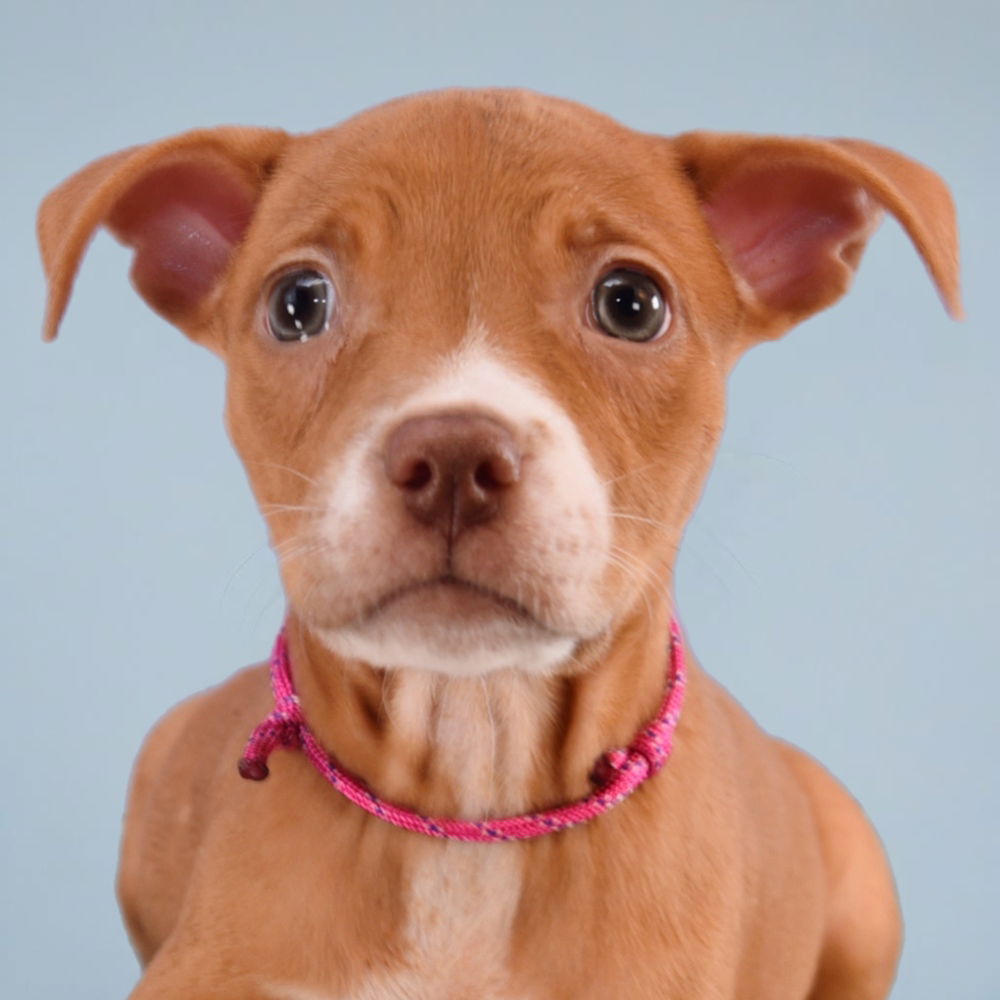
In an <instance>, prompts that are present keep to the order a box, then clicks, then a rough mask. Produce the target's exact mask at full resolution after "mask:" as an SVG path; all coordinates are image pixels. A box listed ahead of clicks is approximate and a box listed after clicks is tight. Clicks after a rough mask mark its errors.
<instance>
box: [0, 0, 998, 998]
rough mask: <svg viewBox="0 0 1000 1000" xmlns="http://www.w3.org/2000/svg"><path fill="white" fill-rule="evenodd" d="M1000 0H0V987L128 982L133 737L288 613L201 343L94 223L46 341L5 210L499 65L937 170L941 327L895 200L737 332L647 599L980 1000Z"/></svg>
mask: <svg viewBox="0 0 1000 1000" xmlns="http://www.w3.org/2000/svg"><path fill="white" fill-rule="evenodd" d="M998 11H1000V7H998V6H997V5H996V4H995V3H993V2H982V3H969V2H951V3H947V4H943V3H941V2H940V0H938V2H933V3H931V2H925V0H909V2H905V3H904V2H898V3H896V2H885V0H882V2H880V0H866V2H858V0H841V2H840V3H836V4H808V3H801V2H797V3H774V4H759V3H751V2H737V0H733V2H731V3H718V2H693V0H691V2H688V3H684V4H681V3H660V4H654V3H643V2H632V3H628V4H622V5H609V4H607V3H558V4H557V3H543V2H533V3H522V2H517V3H505V4H490V5H482V6H480V5H473V4H463V3H457V2H456V3H452V4H448V3H438V2H434V0H426V2H423V3H419V4H416V3H414V4H403V3H399V4H395V5H393V4H386V3H376V2H367V3H363V4H362V3H350V4H346V3H337V2H333V0H331V2H326V3H307V2H298V0H282V2H281V3H277V4H275V3H259V2H251V0H243V2H232V3H206V2H191V0H174V2H171V3H157V4H151V3H141V2H137V0H129V2H122V0H105V2H103V3H101V4H71V3H56V2H52V0H35V2H32V3H26V4H18V5H15V4H14V3H12V2H10V0H8V2H7V3H5V4H4V6H3V10H2V23H0V109H2V129H0V135H2V137H3V149H2V153H3V155H2V157H0V178H2V183H0V205H2V209H0V210H2V240H0V263H2V266H0V282H2V294H3V309H2V313H0V316H2V323H3V326H4V331H3V333H4V337H3V344H4V362H3V365H2V367H0V372H2V375H0V379H2V392H0V437H2V453H0V454H2V470H3V471H2V477H3V478H2V488H0V523H2V541H0V546H2V548H0V576H2V594H0V615H2V631H0V634H2V641H3V648H2V654H0V656H2V663H3V677H2V686H0V699H2V703H0V705H2V707H0V713H2V723H0V739H2V741H3V745H2V754H3V756H2V774H3V778H2V781H3V785H2V794H0V810H2V827H0V858H2V859H3V886H2V890H0V920H2V927H0V949H2V976H0V994H2V995H3V996H7V997H11V998H13V997H17V998H19V1000H48V998H51V1000H56V998H58V1000H66V998H67V997H72V998H74V1000H88V998H93V1000H109V998H114V997H121V996H124V995H125V994H126V993H127V991H128V989H129V987H130V986H131V984H132V983H133V982H134V980H135V977H136V975H137V966H136V963H135V960H134V958H133V957H132V954H131V952H130V949H129V946H128V943H127V941H126V938H125V934H124V931H123V930H122V927H121V924H120V921H119V917H118V913H117V909H116V904H115V901H114V898H113V893H112V881H113V873H114V868H115V861H116V853H117V841H118V835H119V824H120V815H121V810H122V804H123V800H124V794H125V788H126V781H127V778H128V773H129V768H130V765H131V762H132V760H133V758H134V755H135V753H136V751H137V749H138V746H139V742H140V740H141V739H142V737H143V735H144V734H145V732H146V731H147V730H148V728H149V727H150V726H151V724H152V723H153V722H154V720H155V719H156V718H157V717H158V716H159V715H160V714H161V713H162V712H163V711H164V710H165V709H166V708H167V707H168V706H169V705H171V704H172V703H174V702H175V701H177V700H178V699H180V698H181V697H183V696H184V695H186V694H188V693H190V692H193V691H195V690H197V689H199V688H202V687H205V686H207V685H209V684H211V683H214V682H216V681H218V680H219V679H221V678H223V677H224V676H226V675H227V674H228V673H229V672H231V671H232V670H233V669H235V668H237V667H239V666H242V665H244V664H246V663H248V662H253V661H257V660H260V659H262V658H264V656H265V655H266V653H267V650H268V648H269V645H270V642H271V639H272V635H273V633H274V631H275V628H276V627H277V625H278V623H279V621H280V618H281V615H282V611H283V602H282V597H281V591H280V588H279V585H278V582H277V576H276V573H275V570H274V564H273V561H272V558H271V556H270V553H269V552H268V550H267V547H266V544H265V539H264V534H263V530H262V526H261V518H260V517H259V515H258V514H257V512H256V510H255V508H254V506H253V504H252V501H251V499H250V496H249V492H248V490H247V487H246V484H245V482H244V478H243V474H242V471H241V468H240V466H239V465H238V463H237V460H236V459H235V457H234V455H233V453H232V451H231V448H230V446H229V443H228V441H227V440H226V437H225V434H224V431H223V429H222V424H221V410H222V397H223V372H222V367H221V365H220V364H219V363H218V362H217V361H216V360H215V359H214V358H213V357H211V356H210V355H209V354H208V353H207V352H204V351H202V350H200V349H199V348H197V347H195V346H194V345H192V344H190V343H189V342H187V341H186V340H185V339H184V338H183V337H182V336H181V334H179V333H177V332H176V331H174V330H173V329H172V328H170V327H168V326H167V325H166V324H165V323H164V322H162V321H160V320H159V319H157V318H156V317H155V316H154V315H153V314H152V313H151V312H149V311H148V310H147V309H146V307H145V306H144V305H143V304H142V302H141V301H140V300H139V298H138V297H137V296H136V295H135V294H134V292H132V291H131V289H130V288H129V286H128V283H127V278H126V274H127V269H128V264H129V259H128V254H127V253H126V252H125V251H124V250H123V249H122V248H120V247H119V246H118V245H117V244H115V243H114V242H113V241H112V240H110V239H109V238H108V237H107V236H106V235H102V236H100V237H99V238H98V239H97V240H96V242H95V243H94V245H93V247H92V249H91V252H90V254H89V256H88V258H87V261H86V264H85V266H84V268H83V271H82V274H81V276H80V280H79V283H78V286H77V293H76V295H75V298H74V300H73V303H72V306H71V308H70V311H69V314H68V317H67V320H66V323H65V325H64V328H63V335H62V338H61V340H60V341H59V342H58V343H57V344H56V345H55V346H43V345H42V344H41V343H40V341H39V327H40V323H41V315H42V304H43V283H42V275H41V270H40V267H39V264H38V259H37V253H36V249H35V245H34V236H33V226H34V221H33V216H34V211H35V208H36V206H37V203H38V201H39V200H40V199H41V197H42V196H43V195H44V194H45V193H46V192H47V191H48V190H49V189H50V188H51V187H53V186H54V185H55V184H56V183H58V182H59V181H61V180H62V179H63V178H64V177H65V176H67V175H68V174H70V173H71V172H73V171H75V170H77V169H78V168H79V167H81V166H83V165H84V164H85V163H87V162H89V161H90V160H92V159H94V158H95V157H97V156H100V155H102V154H104V153H107V152H110V151H113V150H116V149H119V148H121V147H123V146H128V145H131V144H134V143H139V142H143V141H145V140H149V139H154V138H159V137H162V136H165V135H169V134H171V133H173V132H177V131H181V130H184V129H187V128H190V127H193V126H197V125H214V124H219V123H231V122H236V123H247V124H261V125H280V126H284V127H286V128H288V129H291V130H309V129H313V128H319V127H324V126H327V125H330V124H332V123H334V122H336V121H338V120H339V119H341V118H343V117H345V116H347V115H349V114H352V113H354V112H356V111H358V110H360V109H362V108H364V107H367V106H370V105H372V104H375V103H377V102H380V101H382V100H384V99H387V98H390V97H394V96H397V95H400V94H404V93H408V92H412V91H417V90H424V89H428V88H436V87H442V86H450V85H466V86H481V85H519V86H527V87H531V88H534V89H537V90H541V91H545V92H549V93H552V94H557V95H560V96H566V97H571V98H574V99H577V100H579V101H582V102H584V103H587V104H590V105H593V106H595V107H597V108H599V109H601V110H603V111H605V112H608V113H610V114H612V115H614V116H616V117H618V118H620V119H621V120H622V121H624V122H625V123H627V124H629V125H631V126H634V127H637V128H641V129H647V130H656V131H662V132H674V131H680V130H683V129H687V128H694V127H706V128H717V129H739V130H753V131H763V132H786V133H814V134H820V135H848V136H858V137H862V138H868V139H873V140H876V141H879V142H883V143H885V144H887V145H891V146H894V147H897V148H899V149H901V150H903V151H905V152H908V153H910V154H911V155H913V156H915V157H917V158H919V159H921V160H923V161H924V162H926V163H928V164H930V165H932V166H933V167H934V168H936V169H937V170H938V171H939V172H940V173H941V174H942V175H943V176H944V177H945V178H946V179H947V180H948V182H949V183H950V185H951V186H952V188H953V190H954V193H955V196H956V199H957V202H958V206H959V210H960V219H961V224H962V246H963V254H964V265H965V267H964V281H965V289H966V305H967V310H968V316H969V319H968V321H967V322H966V323H964V324H960V325H959V324H954V323H951V322H950V321H948V320H947V319H946V317H945V314H944V312H943V310H942V309H941V307H940V304H939V302H938V301H937V298H936V296H935V294H934V292H933V290H932V288H931V286H930V284H929V282H928V281H927V279H926V276H925V274H924V271H923V268H922V266H921V264H920V262H919V260H918V258H917V257H916V255H915V254H914V252H913V250H912V249H911V247H910V246H909V244H908V242H907V241H906V239H905V237H904V236H903V235H902V233H901V231H900V230H899V229H898V228H897V227H896V226H895V224H894V223H891V222H889V223H887V224H886V225H885V226H884V227H883V229H882V231H881V232H880V233H879V234H878V235H877V236H876V238H875V240H874V243H873V245H872V246H871V248H870V250H869V251H868V253H867V255H866V258H865V261H864V264H863V266H862V269H861V273H860V275H859V277H858V280H857V282H856V285H855V288H854V291H853V292H852V294H851V295H850V296H849V297H848V298H847V299H845V300H844V301H843V302H842V303H840V304H839V305H838V306H836V307H835V308H833V309H832V310H830V311H829V312H827V313H824V314H822V315H821V316H820V317H818V318H816V319H814V320H812V321H810V322H808V323H806V324H805V325H804V326H802V327H800V328H799V329H797V330H795V331H793V332H792V333H791V334H790V335H789V336H788V337H786V338H785V339H784V340H782V341H780V342H779V343H777V344H774V345H767V346H764V347H760V348H758V349H756V350H755V351H754V352H752V353H751V354H750V355H749V356H748V357H747V358H746V359H745V361H744V362H743V363H742V365H741V367H739V368H738V369H737V372H736V374H735V375H734V377H733V379H732V382H731V406H730V412H729V427H728V431H727V434H726V437H725V439H724V441H723V444H722V448H721V451H720V453H719V456H718V460H717V462H716V467H715V470H714V472H713V475H712V479H711V481H710V484H709V487H708V490H707V493H706V495H705V498H704V500H703V502H702V504H701V507H700V509H699V512H698V514H697V516H696V518H695V520H694V522H693V524H692V525H691V527H690V530H689V532H688V536H687V540H686V543H685V546H684V549H683V554H682V558H681V563H680V573H679V600H680V608H681V612H682V615H683V618H684V621H685V624H686V628H687V631H688V633H689V636H690V639H691V641H692V644H693V646H694V648H695V649H696V650H697V652H698V655H699V658H700V659H701V661H702V663H703V664H704V666H705V667H706V668H707V669H708V670H710V671H712V672H713V673H714V674H715V675H716V676H717V677H718V678H720V679H721V680H722V681H723V682H724V683H725V684H726V685H727V686H729V687H730V688H731V689H732V690H733V691H734V693H735V694H736V695H737V697H739V698H740V699H741V701H742V702H743V703H744V704H745V705H746V706H747V707H748V708H749V709H750V711H751V712H753V714H754V715H755V716H756V717H757V718H758V719H759V721H760V722H761V724H762V725H764V726H765V727H766V728H768V729H770V730H772V731H774V732H776V733H780V734H782V735H784V736H786V737H788V738H790V739H792V740H794V741H796V742H798V743H800V744H802V745H803V746H805V747H807V748H808V749H809V750H810V751H812V752H813V753H814V754H816V755H817V756H818V757H819V758H820V759H821V760H823V761H824V762H825V763H826V764H827V765H828V766H829V767H830V768H832V770H833V771H834V772H835V773H836V774H838V775H839V776H840V777H841V778H842V779H843V780H844V781H845V782H846V783H847V785H848V787H850V788H851V789H852V791H853V792H854V793H855V794H856V795H857V796H858V798H859V799H860V800H861V802H862V803H863V804H864V806H865V808H866V809H867V810H868V812H869V814H870V815H871V816H872V818H873V820H874V822H875V824H876V825H877V827H878V829H879V830H880V831H881V834H882V836H883V837H884V839H885V842H886V845H887V847H888V850H889V854H890V856H891V858H892V862H893V865H894V868H895V871H896V874H897V877H898V881H899V887H900V892H901V895H902V900H903V908H904V911H905V917H906V926H907V941H906V949H905V953H904V957H903V962H902V967H901V971H900V976H899V981H898V985H897V988H896V991H895V993H894V996H896V997H899V998H904V1000H940V998H948V1000H953V998H954V1000H964V998H981V1000H995V998H996V997H998V996H1000V953H998V952H1000V949H998V948H997V943H996V933H997V931H996V927H997V920H998V916H1000V915H998V912H997V892H998V889H1000V879H998V871H997V850H996V845H997V842H998V822H997V820H998V815H1000V798H998V794H997V779H996V760H997V736H998V727H997V706H998V702H1000V676H998V674H1000V672H998V669H997V668H998V661H997V641H996V623H997V618H998V615H997V586H996V579H997V574H998V571H1000V560H998V541H997V531H996V518H997V513H998V512H997V507H998V494H1000V489H998V488H1000V476H998V470H997V461H996V458H997V440H998V434H997V429H998V416H1000V406H998V399H997V397H998V362H1000V331H998V329H997V326H998V323H997V320H998V316H1000V312H998V309H997V304H996V296H997V294H998V291H1000V288H998V281H997V253H996V236H997V231H998V225H1000V216H998V209H997V200H996V192H997V183H996V175H997V161H998V156H1000V144H998V132H997V104H998V97H1000V88H998V82H1000V74H998V69H997V67H998V65H1000V64H998V60H997V55H996V47H997V42H998V41H1000V16H998ZM403 280H405V278H404V279H403ZM331 891H333V892H335V891H336V887H335V886H332V887H331Z"/></svg>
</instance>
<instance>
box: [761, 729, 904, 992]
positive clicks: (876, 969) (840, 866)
mask: <svg viewBox="0 0 1000 1000" xmlns="http://www.w3.org/2000/svg"><path fill="white" fill-rule="evenodd" d="M781 746H782V751H783V753H784V754H785V757H786V759H787V761H788V763H789V765H790V766H791V768H792V770H793V771H794V772H795V774H796V776H797V777H798V779H799V781H800V783H801V784H802V787H803V788H804V789H805V791H806V793H807V794H808V796H809V799H810V802H811V803H812V807H813V812H814V814H815V817H816V824H817V829H818V832H819V836H820V843H821V846H822V851H823V859H824V862H825V867H826V874H827V886H828V901H827V925H826V936H825V939H824V942H823V947H822V951H821V953H820V958H819V965H818V968H817V971H816V979H815V981H814V983H813V989H812V992H811V993H810V994H809V997H808V1000H885V998H886V997H888V995H889V991H890V989H891V988H892V983H893V980H894V978H895V975H896V965H897V963H898V961H899V952H900V948H901V945H902V936H903V935H902V931H903V928H902V919H901V917H900V912H899V902H898V900H897V897H896V887H895V884H894V882H893V878H892V873H891V871H890V869H889V864H888V861H887V860H886V857H885V852H884V850H883V848H882V844H881V842H880V841H879V838H878V835H877V834H876V833H875V830H874V828H873V827H872V825H871V824H870V823H869V821H868V818H867V816H865V814H864V812H863V811H862V809H861V807H860V806H859V805H858V803H857V802H856V801H855V800H854V799H853V798H852V797H851V796H850V795H849V794H848V792H847V791H846V790H845V789H844V788H843V787H842V786H841V785H840V784H839V783H838V782H837V781H836V780H835V779H834V778H833V777H832V776H831V775H830V774H829V772H827V771H826V770H825V769H824V768H823V767H821V766H820V765H819V764H818V763H817V762H816V761H814V760H813V759H812V758H811V757H809V756H807V755H806V754H804V753H803V752H802V751H801V750H798V749H796V748H795V747H792V746H789V745H787V744H782V745H781Z"/></svg>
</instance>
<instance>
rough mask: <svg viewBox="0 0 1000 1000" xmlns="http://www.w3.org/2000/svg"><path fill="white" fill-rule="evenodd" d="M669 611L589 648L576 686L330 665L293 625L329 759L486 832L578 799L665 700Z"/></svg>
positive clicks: (292, 649)
mask: <svg viewBox="0 0 1000 1000" xmlns="http://www.w3.org/2000/svg"><path fill="white" fill-rule="evenodd" d="M669 622H670V607H669V605H667V604H664V606H663V607H662V608H661V609H660V613H659V614H652V615H651V614H649V613H648V612H647V611H646V609H645V606H644V607H643V610H642V613H641V614H639V613H637V614H635V615H633V616H632V617H631V618H629V619H628V620H627V621H625V622H623V623H622V624H621V625H620V626H619V627H618V628H616V629H615V630H614V632H613V633H611V634H610V635H607V636H605V637H603V638H602V639H601V640H599V641H595V642H591V643H589V644H586V645H583V646H581V648H580V649H579V650H578V651H577V657H576V661H575V662H574V663H573V664H572V668H573V669H572V672H567V673H563V674H548V675H544V674H537V673H531V672H529V671H527V670H517V669H511V670H502V671H496V672H493V673H489V674H485V675H481V676H477V677H454V676H450V675H447V674H441V673H433V672H430V671H422V670H403V669H399V670H383V669H376V668H373V667H371V666H369V665H368V664H364V663H360V662H356V661H346V660H344V659H342V658H340V657H338V656H337V655H336V654H334V653H332V652H331V651H330V650H329V649H328V648H327V647H326V646H325V645H324V644H323V643H322V641H321V640H320V639H319V638H318V637H317V636H316V635H315V634H314V633H313V632H312V631H311V630H310V629H309V627H308V626H307V625H306V624H305V623H303V622H302V621H301V620H299V619H297V618H296V617H295V616H294V615H291V616H290V617H289V620H288V625H287V628H286V634H287V637H288V644H289V653H290V656H291V661H292V663H293V664H294V671H295V679H296V688H297V690H298V694H299V698H300V700H301V703H302V708H303V712H304V714H305V717H306V719H307V720H308V721H309V725H310V727H311V729H312V731H313V733H314V734H315V735H316V737H317V739H318V740H319V741H320V743H322V745H323V746H324V747H325V748H326V749H327V750H328V751H329V752H330V753H331V754H332V755H333V756H334V757H335V758H336V760H337V761H338V762H339V763H340V764H341V765H342V766H343V767H344V768H345V769H346V770H348V771H350V772H352V773H353V774H355V775H356V776H357V777H360V778H362V779H363V780H364V781H366V782H367V783H368V784H369V785H370V786H371V787H372V788H373V789H374V790H375V791H376V792H377V794H379V795H380V796H382V797H384V798H386V799H389V800H391V801H394V802H398V803H400V804H402V805H405V806H407V807H409V808H411V809H414V810H417V811H419V812H422V813H426V814H436V815H451V816H455V817H456V818H461V819H481V818H483V817H485V816H489V815H497V814H507V813H515V812H524V811H527V810H537V809H543V808H547V807H550V806H552V805H555V804H558V803H561V802H565V801H569V800H572V799H577V798H580V797H582V796H584V795H586V794H587V793H588V792H589V791H590V790H591V788H592V786H591V783H590V780H589V775H590V773H591V771H592V769H593V766H594V764H595V761H596V760H597V759H598V758H599V757H600V755H601V754H602V753H603V752H604V751H605V750H607V749H609V748H611V747H615V746H622V745H625V744H627V743H629V741H630V740H631V739H632V738H633V737H634V735H635V733H636V731H637V730H638V729H639V728H640V727H641V726H642V725H643V724H644V723H645V722H646V721H647V720H648V719H649V718H650V717H651V716H652V714H653V713H654V712H655V710H656V707H657V704H658V703H659V702H660V700H661V699H662V697H663V690H664V683H665V679H666V674H667V655H668V650H669V643H670V639H669Z"/></svg>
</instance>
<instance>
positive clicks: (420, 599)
mask: <svg viewBox="0 0 1000 1000" xmlns="http://www.w3.org/2000/svg"><path fill="white" fill-rule="evenodd" d="M388 615H406V616H407V617H409V616H415V617H418V618H433V619H435V620H437V621H448V620H452V621H461V622H463V623H465V624H472V623H474V622H477V621H483V620H486V619H489V620H493V621H496V620H497V619H505V620H507V621H509V622H510V623H511V624H517V625H522V626H523V625H530V626H534V627H535V628H537V629H541V630H544V631H546V632H550V631H552V630H551V629H550V628H548V627H547V626H546V625H545V624H544V623H543V622H541V621H539V620H538V618H537V617H536V615H535V614H534V613H532V611H531V610H530V609H529V608H528V607H526V606H525V605H524V604H522V603H521V602H520V601H517V600H515V599H514V598H512V597H510V596H508V595H507V594H503V593H501V592H500V591H497V590H493V589H492V588H491V587H486V586H484V585H482V584H479V583H474V582H473V581H471V580H466V579H464V578H463V577H460V576H457V575H455V574H454V573H442V574H440V575H439V576H436V577H432V578H431V579H427V580H418V581H416V582H414V583H408V584H404V585H403V586H401V587H396V588H395V589H393V590H390V591H389V592H388V593H386V594H383V595H382V596H381V597H380V598H378V600H376V601H375V602H374V603H373V604H371V605H369V607H368V608H366V609H365V610H364V611H363V612H362V613H361V615H360V616H359V617H358V618H357V619H356V621H357V624H370V623H373V622H374V621H375V620H376V619H379V618H382V617H384V616H388Z"/></svg>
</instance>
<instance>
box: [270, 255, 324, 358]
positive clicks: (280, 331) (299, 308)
mask: <svg viewBox="0 0 1000 1000" xmlns="http://www.w3.org/2000/svg"><path fill="white" fill-rule="evenodd" d="M332 309H333V286H332V285H331V284H330V279H329V278H327V277H325V276H324V275H322V274H320V273H319V271H308V270H304V271H291V272H290V273H288V274H286V275H284V276H283V277H282V278H280V279H279V280H278V282H277V284H275V286H274V288H273V289H272V290H271V297H270V298H269V299H268V302H267V322H268V326H270V328H271V333H272V334H273V336H274V337H275V338H276V339H278V340H282V341H292V340H308V339H309V338H310V337H315V336H316V335H317V334H318V333H322V332H323V331H324V330H325V329H326V327H327V324H328V323H329V322H330V313H331V311H332Z"/></svg>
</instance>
